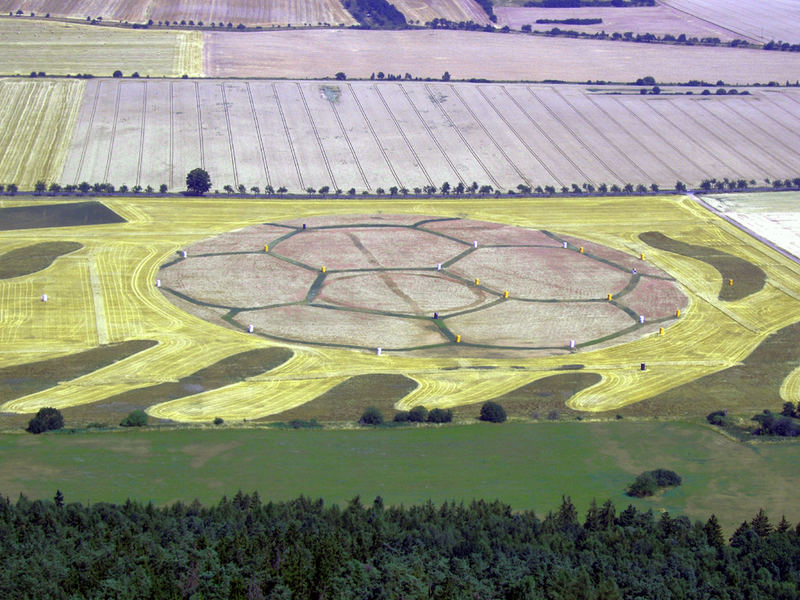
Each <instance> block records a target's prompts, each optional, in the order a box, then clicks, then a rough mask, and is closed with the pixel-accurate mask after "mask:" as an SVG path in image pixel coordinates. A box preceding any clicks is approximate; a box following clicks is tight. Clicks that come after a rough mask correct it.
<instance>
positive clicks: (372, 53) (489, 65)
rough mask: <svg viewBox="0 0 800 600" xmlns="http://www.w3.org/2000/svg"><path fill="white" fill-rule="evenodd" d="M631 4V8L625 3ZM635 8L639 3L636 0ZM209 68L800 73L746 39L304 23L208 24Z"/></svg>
mask: <svg viewBox="0 0 800 600" xmlns="http://www.w3.org/2000/svg"><path fill="white" fill-rule="evenodd" d="M624 10H626V9H624ZM632 10H635V9H632ZM204 36H205V72H206V74H207V75H208V76H210V77H287V78H304V77H314V78H316V77H333V75H334V74H335V73H336V72H338V71H343V72H345V73H346V74H347V75H348V76H349V77H358V78H368V77H369V76H370V74H371V73H377V72H378V71H383V72H384V73H394V74H400V75H403V74H405V73H410V74H411V75H413V76H415V77H435V78H439V77H441V76H442V73H444V72H445V71H449V72H450V74H451V75H452V76H453V77H454V78H458V79H469V78H471V77H477V78H484V79H492V80H499V81H506V80H510V81H515V80H523V81H544V80H548V79H553V80H567V81H597V80H603V81H616V82H631V81H636V80H637V79H639V78H640V77H644V76H645V75H652V76H653V77H655V78H656V80H657V81H659V82H661V83H668V82H675V83H681V82H686V81H689V80H692V79H696V80H703V81H710V82H716V81H718V80H720V79H721V80H722V81H725V82H726V83H729V84H730V83H739V84H746V83H756V82H759V83H768V82H770V81H779V82H785V81H786V80H787V79H788V80H790V81H795V80H797V79H800V54H797V53H790V52H765V51H763V50H758V49H752V50H745V49H741V48H709V47H703V46H682V45H663V44H638V43H635V42H616V41H610V40H591V39H588V40H587V39H570V38H561V37H558V38H549V37H543V36H530V35H524V34H516V33H510V34H501V33H483V32H471V31H444V30H437V31H432V30H416V31H415V30H410V31H359V30H305V31H287V30H281V31H274V32H243V33H241V34H239V35H229V34H226V33H221V32H213V31H210V32H205V33H204Z"/></svg>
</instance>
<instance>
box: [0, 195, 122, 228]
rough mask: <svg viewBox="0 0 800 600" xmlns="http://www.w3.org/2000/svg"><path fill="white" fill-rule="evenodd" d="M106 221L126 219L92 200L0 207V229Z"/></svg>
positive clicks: (77, 224)
mask: <svg viewBox="0 0 800 600" xmlns="http://www.w3.org/2000/svg"><path fill="white" fill-rule="evenodd" d="M110 223H127V221H126V220H125V219H123V218H122V217H120V216H119V215H118V214H117V213H115V212H114V211H113V210H111V209H110V208H108V207H107V206H106V205H104V204H101V203H100V202H96V201H91V202H74V203H71V204H35V205H32V206H12V207H9V208H0V231H9V230H12V229H39V228H43V227H81V226H83V225H108V224H110Z"/></svg>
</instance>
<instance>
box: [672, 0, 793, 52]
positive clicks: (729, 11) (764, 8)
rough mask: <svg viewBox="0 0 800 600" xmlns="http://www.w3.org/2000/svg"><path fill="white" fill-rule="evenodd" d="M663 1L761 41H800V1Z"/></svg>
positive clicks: (743, 35) (677, 8) (679, 9)
mask: <svg viewBox="0 0 800 600" xmlns="http://www.w3.org/2000/svg"><path fill="white" fill-rule="evenodd" d="M660 3H661V4H664V5H665V6H667V7H670V8H672V9H674V10H677V11H682V12H684V13H686V14H690V15H693V16H695V17H697V18H699V19H703V20H705V21H707V22H709V23H714V24H715V25H717V26H719V27H725V28H726V29H729V30H730V31H732V32H734V33H735V34H736V35H737V36H738V37H748V38H752V39H756V40H759V41H762V42H768V41H769V40H776V41H777V40H783V41H784V42H789V43H792V44H796V43H798V42H800V2H798V0H779V1H777V2H753V1H752V0H714V1H713V2H709V0H660Z"/></svg>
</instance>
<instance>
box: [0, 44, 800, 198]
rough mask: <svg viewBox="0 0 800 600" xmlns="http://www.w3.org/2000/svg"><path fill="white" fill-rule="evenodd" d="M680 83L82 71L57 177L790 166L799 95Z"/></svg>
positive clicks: (656, 177)
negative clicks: (220, 77)
mask: <svg viewBox="0 0 800 600" xmlns="http://www.w3.org/2000/svg"><path fill="white" fill-rule="evenodd" d="M764 54H767V53H764ZM18 85H22V84H18ZM610 92H616V93H610ZM683 92H684V88H675V89H672V88H665V89H664V90H663V91H662V94H661V95H658V96H655V95H646V96H643V95H640V94H638V89H634V90H630V89H626V88H618V89H617V88H614V89H609V88H597V87H590V86H589V87H587V86H555V85H524V84H469V83H450V84H447V83H442V82H431V83H422V82H403V83H397V82H338V81H337V82H325V83H323V82H309V81H153V80H151V81H142V80H139V81H132V80H130V79H124V80H120V79H104V80H92V81H89V82H87V84H86V92H85V94H84V96H83V104H82V107H81V110H80V115H79V118H78V122H77V126H76V127H75V134H74V136H73V137H72V140H71V144H70V150H69V156H68V158H67V160H66V163H65V167H64V171H63V175H62V177H61V181H62V183H64V184H74V183H79V182H81V181H88V182H90V183H94V182H110V183H113V184H115V185H117V186H119V185H121V184H126V185H128V186H133V185H137V184H138V185H141V186H142V187H146V186H148V185H152V186H153V187H155V188H157V187H158V186H159V185H160V184H162V183H165V184H167V185H168V187H169V188H170V189H171V190H177V189H182V188H183V184H184V177H185V174H186V173H187V172H188V171H189V170H190V169H192V168H194V167H197V166H202V167H203V168H205V169H206V170H208V172H209V173H210V175H211V178H212V181H213V187H214V188H215V189H220V190H221V189H223V187H224V186H226V185H231V186H233V187H234V188H236V187H238V186H239V185H244V186H245V188H246V189H247V190H249V189H250V188H251V187H252V186H257V187H259V188H260V189H262V190H263V189H264V188H265V187H266V186H267V185H272V186H273V187H274V188H276V189H277V188H278V187H280V186H285V187H286V188H288V189H289V190H290V191H304V190H306V188H308V187H311V188H314V189H318V188H320V187H323V186H328V187H330V189H331V191H333V190H336V189H337V188H339V189H342V190H345V191H346V190H348V189H350V188H353V189H355V190H356V191H357V192H361V191H363V190H368V191H375V190H377V189H378V188H383V189H384V190H389V188H391V187H393V186H396V187H398V188H403V187H405V188H408V189H409V190H410V189H413V188H415V187H420V188H422V187H425V186H426V185H434V186H437V187H438V186H440V185H441V184H442V183H443V182H445V181H447V182H450V183H451V184H452V185H455V184H456V183H458V182H459V181H460V182H463V183H464V184H465V185H470V184H471V183H472V182H473V181H476V182H477V183H479V184H481V185H484V184H486V185H491V186H493V187H494V188H496V189H503V190H507V189H515V188H516V186H517V185H518V184H521V183H524V184H528V185H531V186H534V187H535V186H537V185H540V186H546V185H552V186H554V187H556V188H560V187H561V186H567V187H569V186H571V185H572V184H578V185H582V184H584V183H589V184H593V185H595V186H597V185H598V184H601V183H605V184H607V185H609V186H611V185H614V184H616V185H619V186H624V185H625V184H626V183H632V184H644V185H647V186H649V185H650V184H651V183H657V184H658V185H660V186H662V187H665V186H670V187H672V186H673V185H674V184H675V182H676V180H681V181H684V182H686V183H688V184H689V185H698V184H699V183H700V181H702V180H703V179H706V178H712V177H720V178H721V177H730V178H732V179H734V180H736V179H740V178H742V179H746V180H750V179H756V180H759V181H760V180H762V179H764V178H786V177H796V176H797V174H798V171H799V170H800V149H799V148H800V146H798V143H797V142H798V140H800V118H798V117H797V116H796V110H797V107H798V106H799V105H800V93H798V92H796V91H794V90H792V89H785V90H780V91H777V90H772V89H757V88H752V90H751V94H750V95H749V96H744V95H737V96H717V95H711V96H700V95H699V94H695V95H691V96H690V95H686V94H685V93H683ZM32 118H34V117H32ZM36 118H37V119H38V117H36ZM733 123H736V125H734V124H733ZM6 168H7V169H11V168H12V167H10V166H9V167H6ZM16 169H17V172H21V168H20V167H16ZM27 179H28V180H31V176H27Z"/></svg>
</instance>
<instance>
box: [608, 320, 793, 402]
mask: <svg viewBox="0 0 800 600" xmlns="http://www.w3.org/2000/svg"><path fill="white" fill-rule="evenodd" d="M799 337H800V322H798V323H795V324H793V325H789V326H788V327H784V328H783V329H780V330H779V331H777V332H775V333H773V334H772V335H771V336H769V337H768V338H767V339H765V340H764V341H763V342H761V344H759V345H758V347H757V348H756V349H755V350H753V352H752V353H751V354H750V355H749V356H748V357H747V358H745V359H744V361H743V362H742V364H740V365H737V366H735V367H730V368H728V369H725V370H724V371H720V372H718V373H713V374H711V375H706V376H705V377H701V378H700V379H696V380H694V381H692V382H690V383H686V384H684V385H681V386H678V387H676V388H673V389H671V390H668V391H666V392H664V393H663V394H659V395H658V396H654V397H652V398H648V399H647V400H643V401H642V402H638V403H636V404H632V405H630V406H627V407H625V408H622V409H619V410H618V411H617V412H619V413H620V414H622V415H630V416H666V417H686V416H705V415H707V414H708V413H710V412H713V411H715V410H722V409H728V410H729V411H731V412H733V413H751V414H755V413H760V412H761V411H762V410H764V409H770V410H773V411H780V409H781V406H782V405H783V402H784V400H783V399H782V398H781V397H780V389H781V384H782V383H783V380H784V379H785V378H786V377H787V376H788V375H789V373H791V372H792V371H793V370H794V369H795V368H797V367H798V366H800V345H798V343H797V340H798V338H799ZM676 368H678V367H676Z"/></svg>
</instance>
